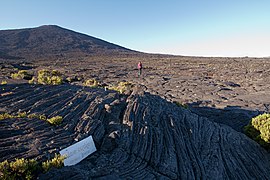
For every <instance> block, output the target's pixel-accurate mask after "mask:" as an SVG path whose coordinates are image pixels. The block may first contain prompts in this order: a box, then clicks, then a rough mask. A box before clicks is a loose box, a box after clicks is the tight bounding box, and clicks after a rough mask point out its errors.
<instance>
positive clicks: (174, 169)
mask: <svg viewBox="0 0 270 180" xmlns="http://www.w3.org/2000/svg"><path fill="white" fill-rule="evenodd" d="M0 87H1V92H2V94H4V95H3V96H0V112H1V111H2V112H9V113H17V112H18V111H21V112H28V113H39V114H45V115H46V116H48V117H53V116H56V115H59V116H62V117H63V122H62V124H61V125H59V126H51V125H49V124H48V123H46V122H45V121H42V120H38V119H28V118H23V119H17V118H14V119H7V120H2V121H0V132H1V134H0V161H3V160H5V159H8V160H13V159H14V158H21V157H24V158H38V159H46V158H49V157H50V156H51V155H52V154H53V153H54V152H58V151H59V150H60V149H63V148H65V147H67V146H69V145H71V144H74V143H75V142H77V141H78V140H82V139H83V138H85V137H88V136H89V135H92V136H93V139H94V141H95V144H96V146H97V152H95V153H94V154H92V155H90V156H89V157H87V158H86V159H85V160H83V161H82V162H80V163H79V164H77V165H75V166H71V167H64V168H62V169H53V170H51V171H49V172H48V173H47V174H40V177H39V178H40V179H52V178H54V179H61V178H62V179H63V178H68V179H92V178H94V179H95V178H105V179H159V178H160V179H268V178H269V172H270V161H269V160H270V158H269V154H268V153H267V152H266V151H265V150H264V149H263V148H261V147H260V146H259V145H258V144H257V143H255V142H254V141H252V140H251V139H249V138H248V137H247V136H245V135H244V134H242V133H240V132H237V131H235V130H234V129H232V128H231V127H229V126H226V125H223V124H218V123H215V122H212V121H209V120H208V119H207V118H205V117H199V116H198V115H196V114H194V113H192V112H190V111H189V110H186V109H184V108H181V107H178V106H176V105H175V104H173V103H170V102H167V101H166V100H164V99H162V98H161V97H159V96H156V95H151V94H150V93H147V92H145V91H144V87H143V86H140V85H137V86H136V87H135V88H134V89H133V92H132V93H131V94H129V95H124V94H118V93H117V92H115V91H110V90H109V91H108V90H107V91H105V90H104V89H102V88H87V87H81V86H72V85H59V86H42V85H29V84H16V85H15V84H13V85H5V86H0ZM105 104H106V107H110V108H109V109H108V108H107V109H106V108H105Z"/></svg>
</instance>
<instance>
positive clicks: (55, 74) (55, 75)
mask: <svg viewBox="0 0 270 180" xmlns="http://www.w3.org/2000/svg"><path fill="white" fill-rule="evenodd" d="M34 81H35V79H31V81H30V82H29V83H31V82H34ZM37 82H38V84H43V85H59V84H62V83H63V77H62V75H61V73H60V72H59V71H57V70H52V71H49V70H46V69H42V70H39V71H38V77H37Z"/></svg>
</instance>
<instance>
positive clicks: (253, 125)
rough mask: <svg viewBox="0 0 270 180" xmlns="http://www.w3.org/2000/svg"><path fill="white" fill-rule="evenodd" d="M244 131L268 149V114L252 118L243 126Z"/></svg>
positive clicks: (269, 120) (269, 123) (269, 133)
mask: <svg viewBox="0 0 270 180" xmlns="http://www.w3.org/2000/svg"><path fill="white" fill-rule="evenodd" d="M244 132H245V134H246V135H247V136H249V137H250V138H252V139H254V140H255V141H257V142H258V143H259V144H260V145H261V146H262V147H264V148H265V149H267V150H268V151H269V150H270V114H266V113H265V114H261V115H258V116H256V117H254V118H252V119H251V121H250V122H249V124H248V125H247V126H245V127H244Z"/></svg>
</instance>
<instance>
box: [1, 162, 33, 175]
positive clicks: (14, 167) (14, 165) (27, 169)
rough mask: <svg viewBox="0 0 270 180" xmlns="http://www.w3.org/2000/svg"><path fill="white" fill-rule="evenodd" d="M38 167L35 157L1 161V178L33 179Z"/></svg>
mask: <svg viewBox="0 0 270 180" xmlns="http://www.w3.org/2000/svg"><path fill="white" fill-rule="evenodd" d="M37 169H38V162H37V161H36V160H34V159H30V160H27V159H24V158H22V159H15V161H12V162H10V163H9V162H8V161H7V160H6V161H3V162H1V163H0V178H1V179H33V178H34V175H35V173H36V172H37Z"/></svg>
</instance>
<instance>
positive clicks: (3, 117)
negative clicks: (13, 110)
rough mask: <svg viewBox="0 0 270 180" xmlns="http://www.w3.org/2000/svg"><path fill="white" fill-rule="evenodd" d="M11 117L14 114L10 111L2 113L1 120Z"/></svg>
mask: <svg viewBox="0 0 270 180" xmlns="http://www.w3.org/2000/svg"><path fill="white" fill-rule="evenodd" d="M10 118H13V116H12V115H10V114H8V113H3V114H0V120H4V119H10Z"/></svg>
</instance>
